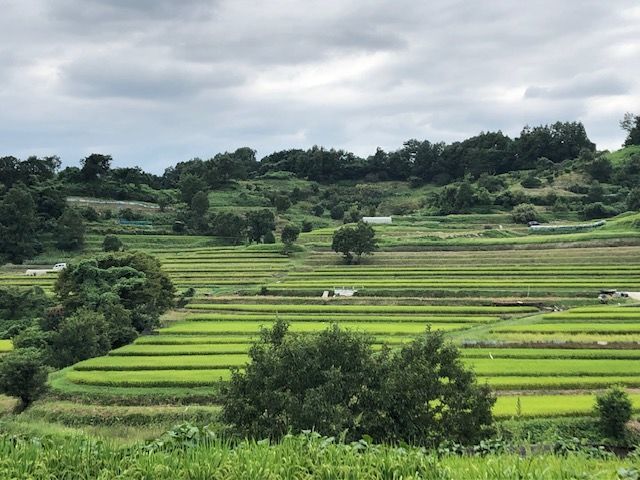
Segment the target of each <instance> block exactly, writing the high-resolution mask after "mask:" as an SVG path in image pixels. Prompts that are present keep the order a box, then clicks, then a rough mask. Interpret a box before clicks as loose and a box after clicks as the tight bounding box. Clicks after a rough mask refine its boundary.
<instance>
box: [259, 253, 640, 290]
mask: <svg viewBox="0 0 640 480" xmlns="http://www.w3.org/2000/svg"><path fill="white" fill-rule="evenodd" d="M331 263H335V256H334V255H332V254H329V253H325V252H315V253H313V254H312V255H311V256H310V257H309V258H308V259H307V261H306V262H305V268H303V269H298V270H296V271H292V272H289V273H288V274H287V276H286V278H283V279H278V280H277V281H276V282H273V283H271V284H270V285H269V290H271V291H272V292H273V293H285V294H295V295H318V294H319V293H321V292H322V291H323V290H327V289H332V288H335V287H353V288H356V289H358V290H359V292H360V294H362V295H372V296H377V295H396V294H398V293H401V294H406V295H431V296H474V295H475V296H508V295H511V296H520V297H522V296H532V295H533V296H543V297H544V296H566V297H591V298H593V296H594V292H598V291H599V290H600V289H603V288H607V289H618V290H631V291H634V290H640V249H638V248H637V247H619V248H616V249H615V255H613V249H607V248H580V249H577V248H573V249H552V250H540V249H538V250H511V251H504V252H503V251H489V252H484V251H483V252H468V251H460V252H458V251H455V252H404V251H402V252H379V253H377V254H376V255H375V257H374V258H373V259H365V261H364V262H363V264H361V265H352V266H349V267H345V266H344V265H335V264H334V265H331Z"/></svg>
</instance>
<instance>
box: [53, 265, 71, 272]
mask: <svg viewBox="0 0 640 480" xmlns="http://www.w3.org/2000/svg"><path fill="white" fill-rule="evenodd" d="M65 268H67V264H66V263H56V264H55V265H54V266H53V268H52V269H51V270H53V271H54V272H59V271H61V270H64V269H65Z"/></svg>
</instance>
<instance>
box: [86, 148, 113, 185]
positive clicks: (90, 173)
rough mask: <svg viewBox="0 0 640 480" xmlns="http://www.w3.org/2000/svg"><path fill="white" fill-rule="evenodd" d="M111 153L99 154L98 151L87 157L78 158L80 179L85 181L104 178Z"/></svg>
mask: <svg viewBox="0 0 640 480" xmlns="http://www.w3.org/2000/svg"><path fill="white" fill-rule="evenodd" d="M111 160H112V158H111V155H101V154H99V153H92V154H91V155H89V156H88V157H85V158H83V159H82V160H80V165H82V168H81V169H80V175H82V179H83V180H85V181H87V182H95V181H97V180H100V179H101V178H104V177H105V176H106V175H107V173H109V169H110V168H111Z"/></svg>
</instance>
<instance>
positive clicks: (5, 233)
mask: <svg viewBox="0 0 640 480" xmlns="http://www.w3.org/2000/svg"><path fill="white" fill-rule="evenodd" d="M37 225H38V219H37V217H36V205H35V202H34V201H33V197H32V196H31V193H29V190H28V189H27V187H25V186H24V184H22V183H17V184H15V185H14V186H13V187H11V188H10V189H9V191H8V192H7V193H6V194H5V196H4V197H3V198H2V200H1V201H0V260H1V261H2V263H4V262H7V261H8V262H12V263H22V262H23V261H24V260H26V259H27V258H31V257H33V256H34V255H36V254H38V253H40V252H41V251H42V245H41V244H40V242H39V241H38V239H37V235H36V232H37Z"/></svg>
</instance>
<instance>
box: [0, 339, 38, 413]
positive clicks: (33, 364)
mask: <svg viewBox="0 0 640 480" xmlns="http://www.w3.org/2000/svg"><path fill="white" fill-rule="evenodd" d="M47 374H48V369H47V367H46V366H45V364H44V362H43V359H42V352H40V351H39V350H37V349H35V348H21V349H18V350H14V351H13V352H10V353H7V354H6V355H3V356H2V358H1V359H0V392H2V393H4V394H5V395H9V396H11V397H17V398H19V399H20V402H21V409H24V408H26V407H28V406H29V405H30V404H31V403H32V402H33V401H34V400H36V399H37V398H38V397H40V395H42V394H43V393H44V392H45V390H46V382H47Z"/></svg>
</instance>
